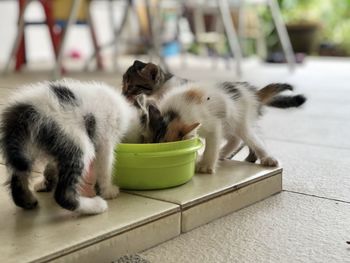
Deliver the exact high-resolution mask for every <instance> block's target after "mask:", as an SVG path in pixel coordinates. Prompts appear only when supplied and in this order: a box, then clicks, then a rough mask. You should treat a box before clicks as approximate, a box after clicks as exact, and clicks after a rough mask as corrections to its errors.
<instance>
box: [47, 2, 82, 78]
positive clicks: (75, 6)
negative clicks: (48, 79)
mask: <svg viewBox="0 0 350 263" xmlns="http://www.w3.org/2000/svg"><path fill="white" fill-rule="evenodd" d="M81 1H82V0H74V1H73V3H72V7H71V10H70V14H69V17H68V21H67V24H66V26H65V28H64V31H63V33H62V38H61V43H60V46H59V49H58V55H57V60H56V64H55V67H54V70H53V76H52V77H53V79H54V80H56V79H58V78H60V77H61V64H62V59H63V51H64V46H65V43H66V41H67V35H68V34H67V33H68V30H69V29H70V27H71V26H72V25H73V24H75V22H76V20H77V15H78V10H79V6H80V4H81Z"/></svg>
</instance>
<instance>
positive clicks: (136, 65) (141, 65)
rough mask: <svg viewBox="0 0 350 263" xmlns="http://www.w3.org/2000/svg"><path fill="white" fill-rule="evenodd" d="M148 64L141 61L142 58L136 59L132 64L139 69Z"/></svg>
mask: <svg viewBox="0 0 350 263" xmlns="http://www.w3.org/2000/svg"><path fill="white" fill-rule="evenodd" d="M146 65H147V64H146V63H144V62H142V61H140V60H135V61H134V64H132V67H134V68H135V69H137V70H140V69H143V68H144V67H145V66H146Z"/></svg>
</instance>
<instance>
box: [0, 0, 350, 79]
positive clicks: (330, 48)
mask: <svg viewBox="0 0 350 263" xmlns="http://www.w3.org/2000/svg"><path fill="white" fill-rule="evenodd" d="M0 17H1V24H0V66H1V68H2V69H3V70H4V71H7V72H9V71H23V70H28V69H31V70H32V69H33V70H49V69H51V68H52V69H53V68H54V67H56V68H61V69H60V71H59V73H60V74H62V73H65V72H66V71H67V70H68V71H69V70H73V71H86V70H88V71H91V70H106V71H120V72H122V71H123V70H124V69H125V67H126V66H127V65H128V64H130V62H131V61H132V60H133V59H134V58H141V59H143V60H152V61H156V62H160V63H162V64H163V65H164V66H165V67H172V66H175V67H176V65H180V66H181V65H187V64H188V63H190V65H191V63H194V64H196V61H197V62H198V64H199V65H203V63H204V62H203V59H205V60H204V61H205V63H204V64H208V66H209V67H213V68H216V67H219V68H220V65H221V66H222V67H223V68H226V69H232V72H236V77H238V78H239V77H240V76H241V74H242V70H243V74H244V65H243V66H242V63H245V62H244V61H251V59H252V58H254V60H255V61H258V62H259V63H287V64H288V65H286V67H287V68H289V69H290V70H293V68H294V63H295V62H296V63H303V61H304V59H305V57H306V56H322V57H323V56H327V57H329V56H337V57H347V56H349V55H350V0H337V1H332V0H323V1H318V0H278V1H277V0H218V1H216V0H191V1H181V0H178V1H172V0H134V1H133V0H113V1H112V0H95V1H92V0H37V1H36V0H3V1H1V2H0ZM67 25H68V26H67ZM249 59H250V60H249ZM248 63H249V62H248ZM58 64H59V65H58ZM242 67H243V68H242ZM56 73H57V72H56Z"/></svg>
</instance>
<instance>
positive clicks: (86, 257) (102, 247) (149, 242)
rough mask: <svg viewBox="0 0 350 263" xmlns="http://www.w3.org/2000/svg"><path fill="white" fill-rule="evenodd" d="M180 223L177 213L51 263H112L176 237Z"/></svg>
mask: <svg viewBox="0 0 350 263" xmlns="http://www.w3.org/2000/svg"><path fill="white" fill-rule="evenodd" d="M180 222H181V213H180V212H177V213H175V214H172V215H170V216H166V217H163V218H160V219H158V220H156V221H153V222H151V223H148V224H145V225H142V226H140V227H137V228H134V229H132V230H130V231H127V232H124V233H121V234H119V235H117V236H113V237H111V238H108V239H106V240H103V241H101V242H98V243H96V244H93V245H91V246H88V247H84V248H82V249H80V250H78V251H74V252H72V253H70V254H67V255H65V256H63V257H61V258H59V259H56V260H53V261H52V262H55V263H56V262H62V263H70V262H74V263H81V262H86V263H88V262H91V263H95V262H113V261H114V260H116V259H118V258H119V257H121V256H124V255H130V254H135V253H138V252H140V251H143V250H145V249H148V248H150V247H154V246H155V245H158V244H160V243H163V242H165V241H167V240H169V239H171V238H174V237H176V236H178V235H179V234H180ZM50 262H51V261H50Z"/></svg>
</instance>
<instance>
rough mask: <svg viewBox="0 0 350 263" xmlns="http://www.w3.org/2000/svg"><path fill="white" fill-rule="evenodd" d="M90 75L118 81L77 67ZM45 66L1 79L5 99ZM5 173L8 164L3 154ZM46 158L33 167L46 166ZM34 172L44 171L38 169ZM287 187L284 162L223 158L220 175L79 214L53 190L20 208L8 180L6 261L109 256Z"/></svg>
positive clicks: (1, 221) (0, 255)
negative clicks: (99, 211)
mask: <svg viewBox="0 0 350 263" xmlns="http://www.w3.org/2000/svg"><path fill="white" fill-rule="evenodd" d="M72 75H73V77H74V78H78V79H84V80H89V79H93V80H103V81H106V82H108V83H110V84H113V85H117V83H118V81H120V78H117V77H116V76H115V75H114V74H106V73H96V74H95V73H94V74H88V75H87V74H72ZM45 76H46V77H47V73H46V75H45V74H44V73H30V72H26V73H24V74H22V75H9V76H6V77H5V78H2V79H1V80H0V95H1V99H0V107H3V104H4V103H5V102H6V100H7V99H8V96H9V95H10V94H11V92H13V91H14V90H15V87H16V86H18V85H21V84H27V83H28V82H32V81H38V80H43V79H44V78H45ZM0 163H2V164H0V175H1V176H2V178H3V180H4V178H5V174H6V171H5V166H4V162H3V160H1V159H0ZM40 170H41V168H40V164H39V165H37V167H36V168H35V171H40ZM34 175H35V177H34V180H38V179H39V177H40V176H41V175H40V174H39V173H34ZM281 189H282V169H281V168H272V169H267V168H264V167H262V166H260V165H255V164H248V163H242V162H237V161H226V162H223V163H222V164H221V166H220V168H219V169H218V172H217V174H215V175H196V176H195V177H194V179H193V180H191V181H190V182H188V183H187V184H185V185H182V186H180V187H177V188H171V189H168V190H161V191H143V192H142V191H138V192H135V191H133V192H129V193H122V194H121V195H120V196H119V197H118V198H116V199H115V200H112V201H109V202H108V204H109V210H108V212H107V213H104V214H102V215H97V216H91V217H79V216H76V215H74V214H72V213H70V212H68V211H65V210H63V209H61V208H59V207H58V206H57V205H56V204H55V203H54V201H53V199H52V198H51V196H50V194H45V193H40V194H36V195H37V197H38V200H39V204H40V206H39V209H36V210H35V211H23V210H21V209H19V208H16V207H15V206H14V205H13V203H12V202H11V200H10V197H9V195H8V193H7V191H6V189H5V188H4V187H2V189H1V191H0V206H1V207H2V213H1V214H0V230H1V239H0V241H5V240H7V242H4V245H3V246H1V248H0V262H32V261H38V262H46V261H50V260H55V261H57V262H111V261H112V260H115V259H117V258H118V257H120V256H122V255H124V254H130V253H136V252H140V251H143V250H145V249H148V248H150V247H153V246H155V245H157V244H159V243H162V242H164V241H166V240H169V239H172V238H174V237H176V236H178V235H180V233H181V232H187V231H190V230H192V229H194V228H196V227H198V226H201V225H204V224H206V223H208V222H211V221H212V220H215V219H217V218H219V217H222V216H224V215H227V214H229V213H231V212H233V211H236V210H238V209H240V208H242V207H245V206H248V205H250V204H252V203H255V202H258V201H260V200H262V199H265V198H267V197H269V196H271V195H273V194H276V193H278V192H280V191H281Z"/></svg>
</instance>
